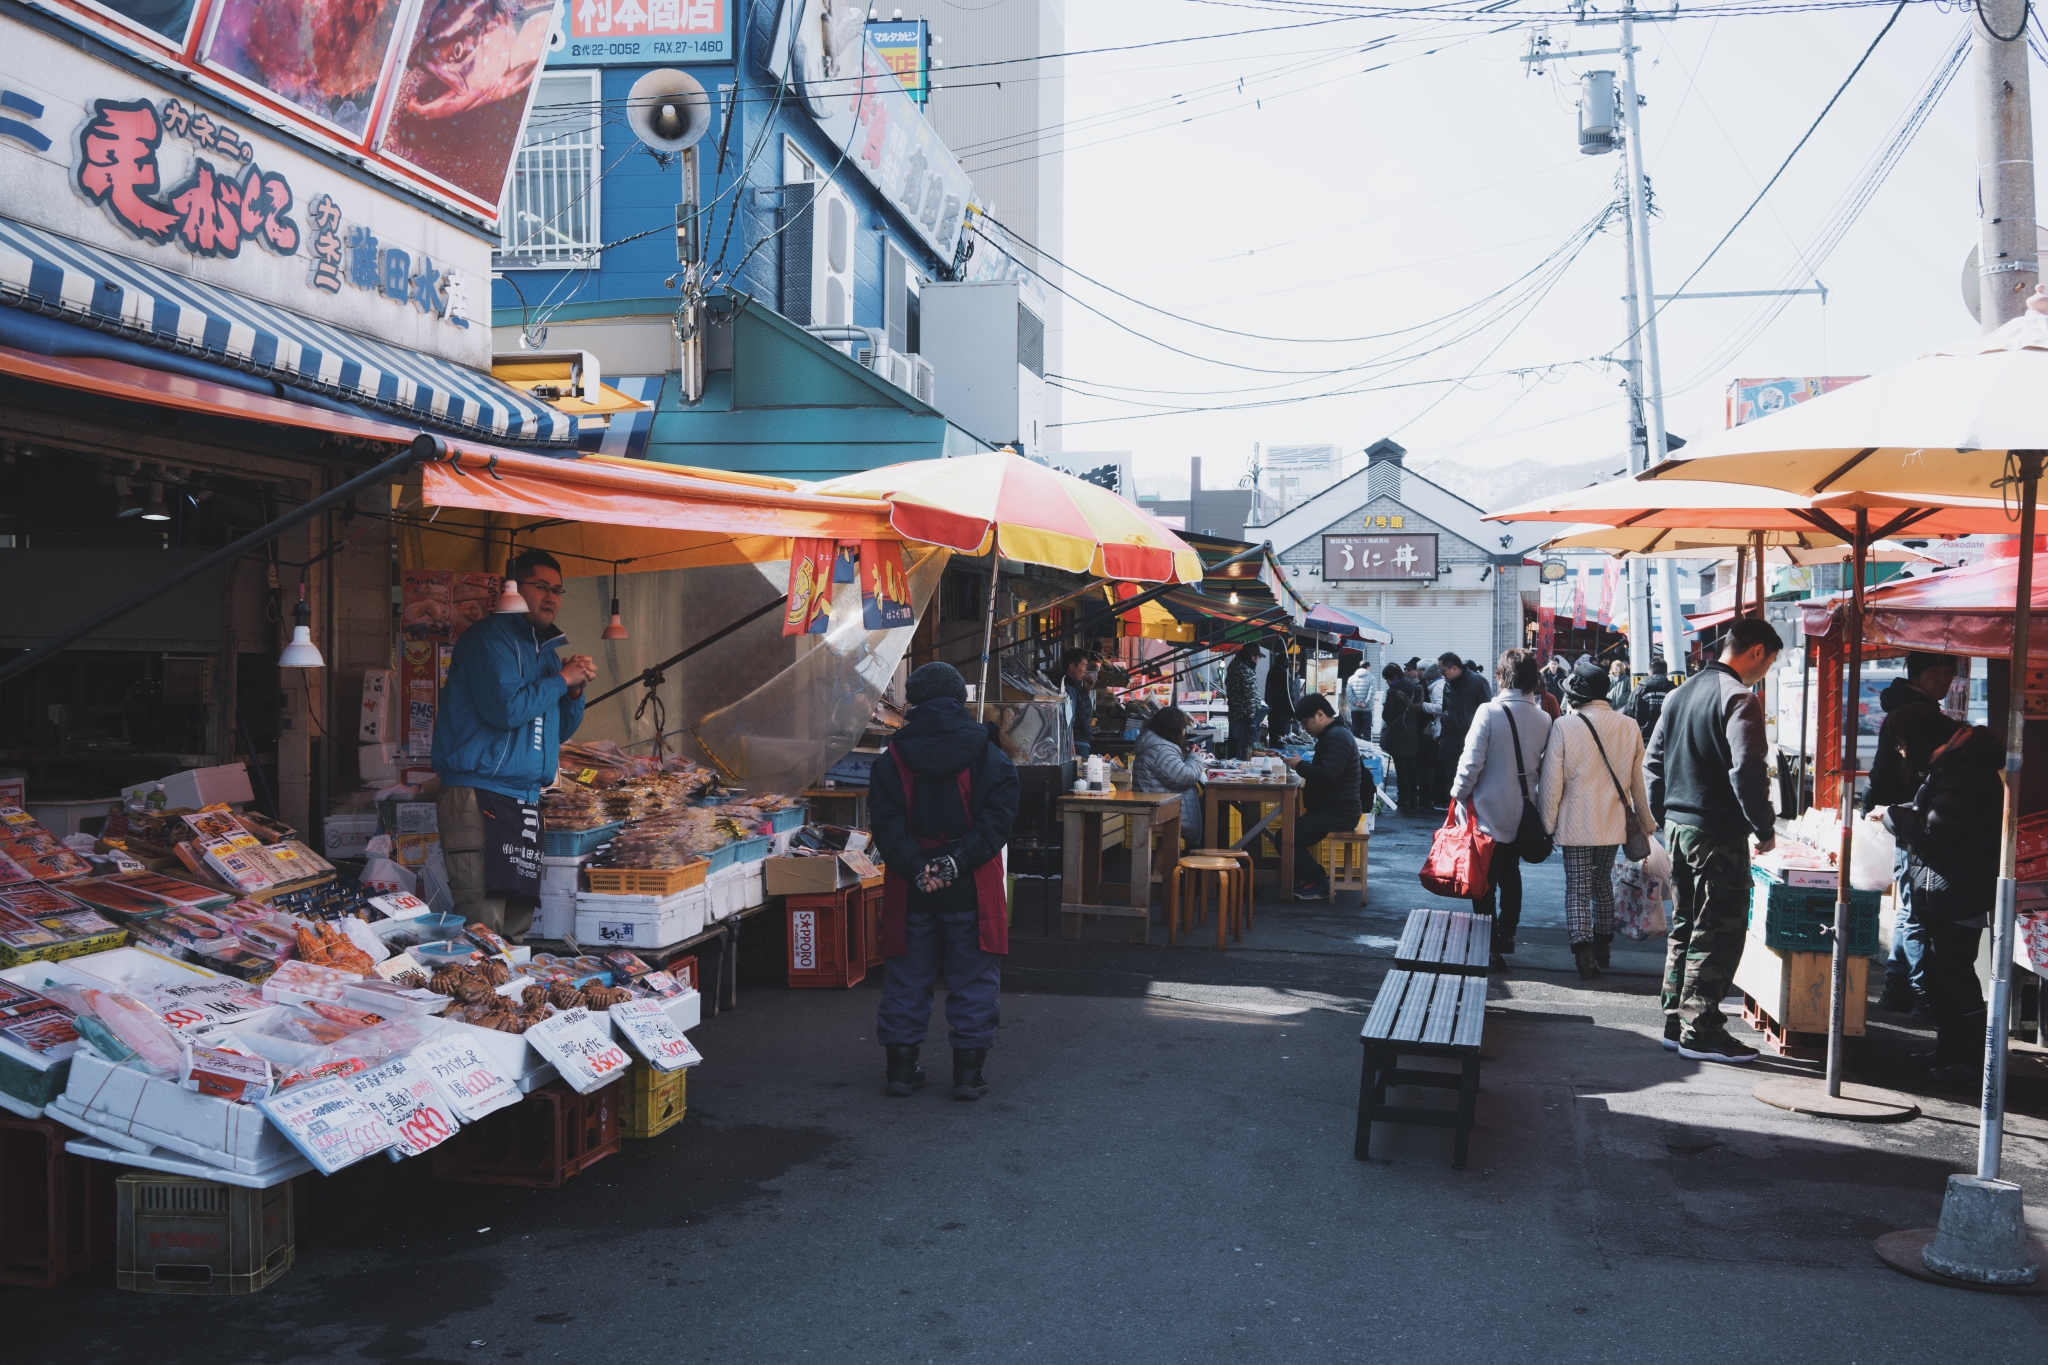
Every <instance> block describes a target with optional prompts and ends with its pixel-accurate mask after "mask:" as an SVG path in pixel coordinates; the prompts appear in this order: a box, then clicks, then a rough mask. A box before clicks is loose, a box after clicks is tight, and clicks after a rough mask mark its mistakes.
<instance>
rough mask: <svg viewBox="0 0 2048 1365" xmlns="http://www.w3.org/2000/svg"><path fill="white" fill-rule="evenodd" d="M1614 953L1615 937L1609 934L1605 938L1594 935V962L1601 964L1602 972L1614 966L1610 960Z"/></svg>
mask: <svg viewBox="0 0 2048 1365" xmlns="http://www.w3.org/2000/svg"><path fill="white" fill-rule="evenodd" d="M1613 953H1614V935H1612V934H1609V935H1607V936H1606V937H1605V938H1602V937H1601V936H1600V935H1598V934H1595V935H1593V960H1594V961H1595V962H1597V963H1599V964H1600V970H1602V971H1606V970H1607V968H1608V967H1609V966H1610V965H1612V964H1610V963H1609V962H1608V958H1609V957H1611V956H1613Z"/></svg>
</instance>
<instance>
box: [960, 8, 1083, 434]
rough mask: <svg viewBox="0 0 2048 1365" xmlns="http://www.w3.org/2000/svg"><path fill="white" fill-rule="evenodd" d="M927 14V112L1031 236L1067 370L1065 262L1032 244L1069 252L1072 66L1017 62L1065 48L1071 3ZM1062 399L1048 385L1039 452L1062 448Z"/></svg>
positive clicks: (1054, 343) (1009, 223)
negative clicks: (955, 71) (931, 40)
mask: <svg viewBox="0 0 2048 1365" xmlns="http://www.w3.org/2000/svg"><path fill="white" fill-rule="evenodd" d="M927 17H928V18H929V19H930V20H931V25H932V33H933V35H934V36H935V37H936V38H938V39H940V40H942V41H939V42H937V43H936V44H935V45H934V46H933V47H932V56H933V57H934V58H935V59H937V61H940V62H943V63H944V65H943V66H937V67H936V68H935V69H934V70H933V72H932V78H933V81H934V84H935V87H936V88H935V89H934V90H933V93H932V98H931V103H930V104H928V105H927V106H926V107H925V114H926V116H927V117H928V118H930V119H931V122H932V126H933V127H934V128H936V129H938V132H939V136H940V137H941V138H943V139H944V140H945V143H946V146H947V147H949V148H951V149H952V151H953V154H954V155H955V156H957V157H958V158H959V159H960V164H961V165H962V167H964V168H965V169H966V171H967V173H968V174H969V175H970V176H972V177H973V179H974V190H975V196H976V198H978V199H979V200H980V201H981V202H982V203H983V204H984V205H986V206H987V207H988V208H989V210H990V212H991V213H992V214H993V215H994V216H995V218H996V220H997V221H998V222H1000V223H1002V224H1003V225H1005V226H1006V227H1008V228H1009V229H1010V230H1011V232H1012V234H1013V236H1014V237H1021V238H1022V239H1023V241H1021V242H1018V243H1017V246H1018V250H1019V254H1020V255H1021V257H1022V259H1023V263H1024V264H1025V265H1027V266H1029V267H1030V268H1031V269H1032V270H1035V271H1037V272H1038V273H1039V275H1040V277H1041V278H1043V279H1044V280H1045V281H1046V287H1045V288H1044V289H1043V290H1042V292H1043V294H1044V307H1045V310H1046V312H1045V370H1046V372H1047V373H1050V374H1062V373H1065V370H1066V366H1065V363H1064V361H1065V355H1066V338H1065V331H1064V320H1065V300H1064V299H1063V298H1062V297H1061V295H1060V292H1059V290H1058V289H1057V288H1055V287H1054V286H1056V285H1058V284H1059V283H1060V274H1059V267H1058V266H1056V265H1054V264H1053V263H1052V262H1051V261H1048V260H1045V259H1043V258H1042V257H1041V256H1040V255H1039V253H1038V252H1036V251H1033V250H1031V249H1030V248H1029V247H1027V246H1026V245H1025V243H1031V244H1033V245H1035V246H1037V247H1039V248H1041V249H1042V250H1043V251H1045V252H1046V253H1048V254H1050V255H1052V256H1054V257H1064V256H1065V255H1066V245H1065V227H1064V223H1065V215H1066V191H1065V176H1066V155H1065V153H1066V135H1065V133H1064V131H1063V129H1064V126H1065V123H1066V117H1067V97H1066V89H1067V83H1066V63H1065V62H1064V61H1062V60H1060V59H1058V58H1054V59H1050V60H1047V61H1039V62H1017V61H1016V59H1017V58H1020V57H1030V56H1034V55H1037V54H1039V53H1051V52H1064V51H1066V30H1067V17H1066V0H1006V3H1003V4H995V5H978V6H969V5H965V4H959V5H955V4H951V3H945V2H944V0H942V3H940V4H939V5H937V6H936V7H935V8H934V9H932V10H930V11H927ZM988 63H1015V64H1013V65H988ZM954 67H957V68H960V70H961V75H960V77H959V84H958V86H957V88H956V87H955V86H954V80H953V77H952V76H951V75H950V74H949V73H948V68H954ZM1006 76H1013V77H1014V79H1005V77H1006ZM1062 396H1063V395H1062V391H1061V390H1060V389H1058V388H1056V387H1054V386H1052V385H1047V386H1046V389H1045V397H1044V402H1043V405H1042V408H1041V413H1042V421H1043V428H1042V430H1043V431H1044V437H1043V440H1042V443H1041V448H1042V450H1043V452H1044V453H1045V454H1046V455H1048V456H1055V457H1056V456H1058V454H1059V452H1060V430H1061V428H1060V425H1059V424H1060V420H1061V417H1060V414H1061V411H1062V406H1061V400H1062ZM1055 462H1056V463H1057V462H1058V461H1057V460H1056V461H1055Z"/></svg>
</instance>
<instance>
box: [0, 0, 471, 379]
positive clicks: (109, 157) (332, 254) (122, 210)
mask: <svg viewBox="0 0 2048 1365" xmlns="http://www.w3.org/2000/svg"><path fill="white" fill-rule="evenodd" d="M0 40H4V41H6V42H7V43H8V44H9V48H10V50H11V51H12V52H14V53H16V54H17V55H19V56H20V57H21V58H22V60H21V61H19V62H18V63H10V68H11V69H10V70H9V71H8V72H6V73H0V109H4V111H5V117H4V118H0V187H4V188H0V214H4V215H5V216H7V217H9V218H13V219H15V220H17V221H19V222H22V223H24V224H27V225H29V226H32V227H37V228H41V229H44V230H45V231H49V232H53V233H57V234H59V235H61V236H65V237H70V238H73V239H76V240H78V241H81V242H83V243H85V244H87V245H89V246H92V247H95V248H99V249H101V250H105V251H108V252H111V253H114V254H117V255H120V256H124V257H128V258H130V259H133V260H136V261H140V262H144V263H146V264H149V265H153V266H157V267H159V268H161V269H165V270H169V271H171V272H173V273H176V274H179V275H183V276H187V277H189V278H192V279H195V280H199V281H202V282H204V283H206V284H209V285H214V286H217V287H219V288H222V289H227V290H231V291H233V292H235V293H237V294H241V295H245V296H247V297H249V298H253V299H257V300H260V301H262V302H264V303H269V304H274V305H276V306H278V307H280V308H284V309H287V310H289V311H292V312H296V313H302V314H305V315H307V316H309V317H312V318H315V319H318V320H319V321H322V322H326V323H330V324H332V325H335V326H338V327H342V328H345V329H347V330H349V331H353V332H357V333H360V334H362V335H364V336H369V337H374V338H376V339H377V340H380V341H385V342H389V343H391V344H393V345H398V346H404V347H407V348H409V349H413V350H418V351H422V352H426V353H428V354H432V355H438V356H441V357H443V358H445V359H448V360H452V361H455V362H457V363H459V364H464V365H471V366H475V367H478V368H484V367H487V366H488V365H489V364H490V332H489V329H488V328H487V327H484V326H472V325H471V323H470V320H469V317H468V310H469V308H470V306H471V301H472V300H480V299H482V298H483V297H484V281H485V280H486V279H487V278H488V275H487V272H488V271H489V269H490V243H489V242H488V241H485V240H481V239H479V238H478V237H477V236H475V235H474V234H473V233H471V232H467V231H464V230H462V229H460V228H457V227H455V226H453V225H451V224H449V223H446V222H444V221H442V220H441V219H439V218H437V217H435V216H434V215H433V214H431V213H429V212H427V211H425V210H424V209H422V208H420V207H417V206H415V205H413V204H411V203H408V202H407V201H406V200H405V198H404V197H402V196H398V195H395V194H392V193H388V192H385V191H382V190H379V189H378V188H376V187H375V186H373V185H369V184H365V183H363V182H361V181H359V180H356V179H354V178H352V177H349V176H347V175H345V174H343V173H341V172H339V171H337V170H335V169H334V168H332V167H331V166H329V165H327V164H326V163H324V162H322V161H320V160H318V159H317V158H315V157H312V156H309V155H308V154H306V153H305V152H302V151H299V150H298V149H296V148H294V147H292V146H291V145H290V144H289V143H287V142H285V141H282V140H280V139H277V138H274V137H271V136H267V135H266V134H264V133H263V132H260V131H258V130H257V128H256V127H255V126H253V125H250V124H247V123H244V122H241V121H239V120H237V119H234V118H230V117H225V116H223V115H221V114H219V113H217V112H215V111H214V110H212V109H210V108H209V107H207V105H205V104H203V103H201V102H199V101H197V100H194V99H193V98H192V97H191V95H190V94H189V93H187V94H184V95H180V94H175V93H171V92H170V91H167V90H166V89H164V88H163V87H161V86H158V85H156V84H154V83H151V82H148V81H145V80H143V79H142V78H140V77H138V76H135V75H133V74H131V73H129V72H127V71H124V70H121V69H120V68H118V67H115V66H113V65H111V64H108V63H104V62H100V61H98V60H96V59H94V58H92V57H90V56H87V55H85V54H82V53H80V52H78V51H77V50H76V49H75V48H71V47H68V46H66V45H63V44H60V43H58V42H56V41H55V40H53V39H51V38H50V37H49V36H47V35H45V34H43V33H40V32H38V31H36V30H33V29H29V28H26V27H23V26H19V25H15V24H9V23H5V22H4V21H0Z"/></svg>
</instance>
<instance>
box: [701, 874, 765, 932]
mask: <svg viewBox="0 0 2048 1365" xmlns="http://www.w3.org/2000/svg"><path fill="white" fill-rule="evenodd" d="M758 866H759V864H758V863H734V864H732V866H730V867H721V868H720V869H718V871H716V872H713V873H711V874H710V875H709V876H707V877H705V878H704V889H705V890H706V891H708V892H710V893H711V919H712V920H713V921H714V922H715V921H717V920H722V919H731V918H732V917H733V916H734V915H737V914H738V913H739V912H740V911H742V910H744V909H746V908H747V896H746V892H747V877H748V869H749V868H752V867H758Z"/></svg>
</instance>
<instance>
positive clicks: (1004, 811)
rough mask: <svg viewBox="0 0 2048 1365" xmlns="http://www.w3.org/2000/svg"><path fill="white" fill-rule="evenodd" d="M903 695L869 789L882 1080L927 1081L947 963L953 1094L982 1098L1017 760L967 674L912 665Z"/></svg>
mask: <svg viewBox="0 0 2048 1365" xmlns="http://www.w3.org/2000/svg"><path fill="white" fill-rule="evenodd" d="M904 699H905V700H906V701H908V702H909V703H910V711H909V715H908V720H907V722H906V723H905V724H904V726H903V728H902V729H900V730H898V731H897V732H896V733H895V735H894V736H893V737H891V739H890V740H889V747H888V749H887V750H886V751H885V752H884V754H883V755H882V757H881V758H879V759H877V760H876V761H875V766H874V771H873V776H872V778H871V779H870V782H871V786H870V787H869V791H868V811H869V822H870V824H871V825H872V827H873V836H874V844H875V849H876V851H877V852H879V853H880V854H881V855H882V861H883V874H882V956H883V959H884V962H883V969H882V1003H881V1005H880V1007H879V1008H878V1009H877V1010H876V1011H875V1036H876V1038H877V1040H878V1041H879V1042H880V1043H881V1044H882V1046H883V1048H885V1049H886V1050H887V1052H888V1067H887V1072H886V1076H885V1079H884V1088H885V1093H887V1094H890V1095H899V1096H900V1095H908V1094H910V1093H911V1092H912V1091H914V1090H916V1089H917V1088H918V1087H919V1086H921V1085H923V1084H924V1081H925V1077H924V1071H923V1069H922V1068H920V1067H919V1066H918V1064H917V1054H918V1049H919V1048H920V1047H921V1046H922V1045H923V1043H924V1036H925V1030H926V1029H927V1028H928V1027H930V1025H931V1019H932V982H933V980H934V978H936V977H937V975H938V972H939V968H940V966H941V964H943V965H944V967H945V971H946V1023H947V1024H948V1026H949V1027H950V1030H951V1038H952V1043H953V1098H954V1099H956V1100H978V1099H980V1098H981V1097H982V1096H983V1095H986V1094H987V1093H988V1082H987V1081H986V1080H984V1079H983V1078H982V1074H981V1068H982V1064H983V1063H984V1062H985V1061H986V1060H987V1058H988V1050H989V1047H990V1045H991V1044H992V1043H994V1041H995V1035H996V1024H997V1023H998V1022H999V1015H1000V1007H1001V992H1002V959H1003V955H1004V954H1006V953H1008V952H1009V951H1010V918H1009V902H1008V899H1007V898H1006V896H1005V894H1004V890H1003V863H1002V856H1001V855H1002V851H1003V847H1004V845H1006V844H1008V843H1009V842H1010V827H1011V826H1012V825H1014V824H1015V823H1016V820H1017V769H1016V768H1015V767H1014V766H1012V764H1011V763H1010V760H1009V758H1008V757H1006V756H1005V755H1004V753H1003V751H1002V749H1001V748H999V747H997V745H996V743H995V739H994V737H993V736H992V735H991V734H990V731H989V727H987V726H984V725H983V724H982V723H981V722H980V721H977V720H976V719H975V718H974V717H973V715H972V714H970V713H969V712H968V710H967V707H966V701H967V680H966V679H964V678H962V677H961V676H960V670H958V669H956V668H954V667H953V666H952V665H951V664H942V663H930V664H926V665H925V666H924V667H922V668H920V669H918V670H917V671H916V672H914V673H912V674H911V675H910V678H909V680H908V681H907V683H906V684H905V686H904Z"/></svg>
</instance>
